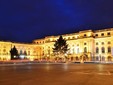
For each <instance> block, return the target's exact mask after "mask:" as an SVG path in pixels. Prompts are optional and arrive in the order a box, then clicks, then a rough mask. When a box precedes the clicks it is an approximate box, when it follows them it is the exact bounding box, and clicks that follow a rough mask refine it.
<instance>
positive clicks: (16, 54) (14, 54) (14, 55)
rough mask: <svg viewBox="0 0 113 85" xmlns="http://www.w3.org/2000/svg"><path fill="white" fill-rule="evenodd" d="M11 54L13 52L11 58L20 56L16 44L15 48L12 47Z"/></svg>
mask: <svg viewBox="0 0 113 85" xmlns="http://www.w3.org/2000/svg"><path fill="white" fill-rule="evenodd" d="M10 54H11V60H13V59H18V58H19V57H18V50H17V49H16V47H15V46H14V47H13V48H11V50H10Z"/></svg>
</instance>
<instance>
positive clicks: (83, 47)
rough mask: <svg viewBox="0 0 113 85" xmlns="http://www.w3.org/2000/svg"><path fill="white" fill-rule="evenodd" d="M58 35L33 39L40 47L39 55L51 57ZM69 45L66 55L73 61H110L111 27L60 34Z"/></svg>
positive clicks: (112, 55)
mask: <svg viewBox="0 0 113 85" xmlns="http://www.w3.org/2000/svg"><path fill="white" fill-rule="evenodd" d="M59 36H60V35H58V36H47V37H45V38H43V39H37V40H34V41H33V43H35V44H37V45H38V46H39V47H40V52H41V53H40V54H41V56H49V57H50V58H53V57H54V56H52V54H53V50H52V48H53V46H54V43H55V41H56V40H57V39H58V38H59ZM62 36H63V38H64V39H65V40H67V43H68V45H69V49H70V50H69V52H68V57H69V58H72V59H74V60H75V61H80V60H81V59H82V60H85V61H91V60H97V61H112V59H113V58H112V57H113V28H108V29H103V30H95V31H92V30H84V31H79V32H77V33H71V34H64V35H62Z"/></svg>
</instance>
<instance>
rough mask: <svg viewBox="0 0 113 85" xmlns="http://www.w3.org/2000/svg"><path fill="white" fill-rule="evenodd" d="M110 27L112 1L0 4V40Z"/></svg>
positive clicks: (4, 0)
mask: <svg viewBox="0 0 113 85" xmlns="http://www.w3.org/2000/svg"><path fill="white" fill-rule="evenodd" d="M110 27H113V0H0V40H10V41H15V42H32V40H34V39H38V38H44V37H45V36H50V35H59V34H66V33H74V32H78V31H79V30H86V29H92V30H97V29H103V28H110Z"/></svg>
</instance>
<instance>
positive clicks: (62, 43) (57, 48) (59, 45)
mask: <svg viewBox="0 0 113 85" xmlns="http://www.w3.org/2000/svg"><path fill="white" fill-rule="evenodd" d="M68 50H69V49H68V44H67V43H66V40H65V39H63V37H62V36H60V37H59V39H58V40H57V41H56V42H55V44H54V48H53V53H54V54H55V55H61V54H62V55H64V54H65V53H66V52H67V51H68Z"/></svg>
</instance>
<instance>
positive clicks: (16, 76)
mask: <svg viewBox="0 0 113 85" xmlns="http://www.w3.org/2000/svg"><path fill="white" fill-rule="evenodd" d="M0 85H113V64H67V63H62V64H61V63H59V64H50V63H45V64H40V63H38V64H9V65H8V64H7V65H0Z"/></svg>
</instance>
